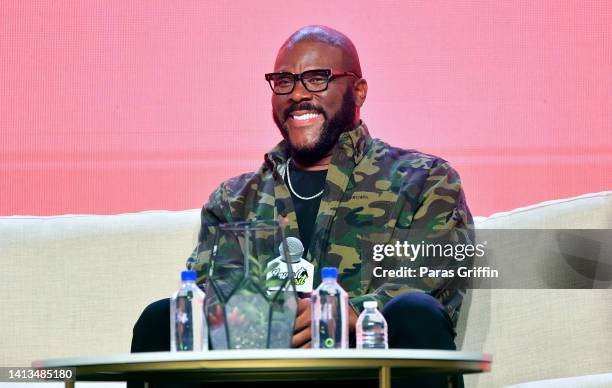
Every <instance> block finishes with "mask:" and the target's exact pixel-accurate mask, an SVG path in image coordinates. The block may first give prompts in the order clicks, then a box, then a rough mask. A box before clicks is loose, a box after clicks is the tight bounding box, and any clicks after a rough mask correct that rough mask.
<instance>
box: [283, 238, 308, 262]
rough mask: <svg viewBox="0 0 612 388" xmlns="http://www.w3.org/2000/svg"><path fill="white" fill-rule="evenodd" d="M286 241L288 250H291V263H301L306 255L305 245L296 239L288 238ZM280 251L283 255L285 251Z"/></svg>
mask: <svg viewBox="0 0 612 388" xmlns="http://www.w3.org/2000/svg"><path fill="white" fill-rule="evenodd" d="M285 241H287V249H288V250H289V257H290V258H291V261H292V262H296V261H299V260H300V258H301V257H302V254H303V253H304V244H302V242H301V241H300V239H299V238H296V237H287V238H286V239H285ZM280 251H281V253H282V251H283V250H282V249H281V250H280Z"/></svg>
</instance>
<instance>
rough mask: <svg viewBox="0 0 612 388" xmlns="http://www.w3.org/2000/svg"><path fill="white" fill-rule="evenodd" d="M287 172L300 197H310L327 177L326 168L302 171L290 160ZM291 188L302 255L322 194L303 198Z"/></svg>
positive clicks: (309, 236) (307, 243)
mask: <svg viewBox="0 0 612 388" xmlns="http://www.w3.org/2000/svg"><path fill="white" fill-rule="evenodd" d="M289 174H291V186H292V187H293V190H295V192H297V193H298V194H299V195H300V196H302V197H311V196H313V195H316V194H317V193H319V192H320V191H321V190H323V187H325V178H326V177H327V170H323V171H304V170H300V169H299V168H297V167H296V166H295V164H294V163H293V161H291V166H289ZM289 174H287V176H285V183H286V184H287V187H289V182H288V179H287V177H288V175H289ZM293 190H291V188H289V192H290V193H291V199H292V200H293V206H294V208H295V214H296V217H297V223H298V229H299V231H300V240H301V241H302V244H304V255H303V256H302V257H305V256H306V254H308V247H309V246H310V239H311V237H312V232H313V231H314V225H315V220H316V218H317V213H318V212H319V205H320V204H321V197H323V194H321V195H319V196H318V197H316V198H313V199H309V200H303V199H300V198H298V197H296V196H295V194H294V193H293Z"/></svg>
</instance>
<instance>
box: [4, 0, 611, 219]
mask: <svg viewBox="0 0 612 388" xmlns="http://www.w3.org/2000/svg"><path fill="white" fill-rule="evenodd" d="M306 24H326V25H329V26H332V27H334V28H337V29H339V30H341V31H343V32H345V33H346V34H347V35H349V36H350V37H351V38H352V39H353V41H354V42H355V44H356V46H357V48H358V50H359V52H360V54H361V60H362V66H363V70H364V75H365V77H366V78H367V79H368V82H369V85H370V91H369V95H368V100H367V102H366V106H365V109H364V110H363V118H364V119H365V121H366V123H367V124H368V126H369V128H370V130H371V132H372V134H373V135H374V136H376V137H379V138H382V139H384V140H386V141H388V142H389V143H391V144H393V145H398V146H403V147H408V148H417V149H419V150H422V151H425V152H429V153H434V154H437V155H440V156H442V157H444V158H446V159H448V160H449V161H450V162H451V163H452V164H453V165H454V166H455V167H456V168H457V169H458V170H459V172H460V173H461V175H462V178H463V181H464V183H465V190H466V192H467V196H468V202H469V204H470V206H471V208H472V212H473V213H474V214H477V215H486V214H489V213H492V212H495V211H501V210H507V209H510V208H513V207H517V206H522V205H528V204H531V203H534V202H538V201H543V200H547V199H554V198H561V197H567V196H573V195H578V194H581V193H586V192H592V191H600V190H606V189H612V136H611V135H610V133H611V131H612V115H611V113H610V112H611V107H612V76H611V74H612V2H610V1H599V2H598V1H589V2H584V1H574V2H570V1H564V2H557V1H536V2H534V1H501V2H498V1H493V2H491V1H483V2H478V1H476V2H475V1H435V2H434V1H419V2H414V1H411V2H408V1H396V2H393V1H385V2H369V1H368V2H365V1H364V2H356V1H354V0H353V1H329V0H325V1H309V2H304V3H295V4H294V3H286V2H262V1H257V2H252V1H242V2H239V1H209V2H204V1H168V0H159V1H140V2H132V1H124V0H117V1H102V2H94V1H80V0H79V1H58V2H42V1H28V2H24V1H21V0H3V1H2V2H1V3H0V135H1V141H0V144H1V154H0V215H12V214H28V215H50V214H63V213H102V214H104V213H119V212H133V211H140V210H148V209H172V210H174V209H187V208H196V207H200V206H201V205H202V203H203V202H204V201H205V200H206V198H207V197H208V195H209V193H210V192H211V190H213V189H214V188H215V187H216V185H217V184H218V183H219V182H220V181H222V180H223V179H226V178H228V177H230V176H232V175H236V174H238V173H240V172H244V171H246V170H252V169H254V168H256V166H257V165H259V163H260V162H261V160H262V155H263V153H264V152H265V151H267V150H268V149H269V148H271V146H272V145H273V144H275V143H276V142H277V141H278V140H279V138H280V136H279V134H278V131H277V129H276V127H275V126H274V124H273V122H272V119H271V113H270V91H269V89H268V85H267V84H266V83H265V81H264V80H263V74H264V73H265V72H267V71H270V70H272V64H273V61H274V57H275V55H276V50H277V49H278V47H279V45H280V44H281V43H282V42H283V41H284V39H285V38H286V37H287V36H288V35H289V34H290V33H291V32H293V31H294V30H295V29H297V28H298V27H300V26H302V25H306Z"/></svg>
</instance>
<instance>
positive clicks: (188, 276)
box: [170, 271, 208, 352]
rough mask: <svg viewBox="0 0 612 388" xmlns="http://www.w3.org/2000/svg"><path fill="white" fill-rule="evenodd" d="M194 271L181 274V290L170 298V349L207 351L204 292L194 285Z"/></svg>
mask: <svg viewBox="0 0 612 388" xmlns="http://www.w3.org/2000/svg"><path fill="white" fill-rule="evenodd" d="M195 280H196V272H195V271H183V272H181V288H179V289H178V291H176V292H175V293H174V294H173V295H172V297H171V298H170V349H171V350H172V351H173V352H176V351H179V352H180V351H194V350H195V351H200V350H208V332H207V330H206V319H205V315H204V292H202V290H200V288H198V286H197V285H196V283H195Z"/></svg>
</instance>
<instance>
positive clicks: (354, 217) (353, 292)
mask: <svg viewBox="0 0 612 388" xmlns="http://www.w3.org/2000/svg"><path fill="white" fill-rule="evenodd" d="M287 158H288V155H287V149H286V146H285V143H284V141H283V142H281V143H279V144H278V145H277V146H276V147H275V148H274V149H273V150H272V151H271V152H269V153H268V154H266V155H265V160H264V163H263V164H262V166H261V167H260V168H259V170H257V171H256V172H252V173H247V174H243V175H240V176H237V177H235V178H232V179H229V180H228V181H226V182H223V183H222V184H221V185H220V186H219V188H218V189H217V190H215V191H214V192H213V193H212V194H211V196H210V199H209V201H208V203H207V204H206V205H205V206H204V208H203V209H202V230H203V231H206V230H207V227H209V226H211V225H216V224H219V223H224V222H235V221H243V220H256V219H279V218H280V219H282V218H284V219H285V220H286V221H288V222H287V223H286V224H285V230H284V232H285V236H295V237H298V238H299V230H298V225H297V220H296V213H295V211H294V208H293V203H292V200H291V194H290V192H289V190H288V188H287V186H286V185H285V183H284V180H283V176H284V172H285V170H286V168H287ZM471 232H472V218H471V215H470V211H469V209H468V207H467V204H466V202H465V198H464V194H463V191H462V189H461V184H460V180H459V176H458V174H457V173H456V172H455V170H453V169H452V168H451V167H450V166H449V164H448V163H447V162H446V161H444V160H442V159H440V158H437V157H435V156H432V155H427V154H423V153H420V152H417V151H414V150H404V149H399V148H394V147H391V146H389V145H388V144H386V143H384V142H382V141H380V140H378V139H374V138H372V137H370V135H369V133H368V130H367V127H366V126H365V124H363V123H362V124H361V125H360V126H358V127H357V128H356V129H354V130H352V131H350V132H346V133H343V134H342V135H341V136H340V139H339V142H338V144H337V145H336V147H335V149H334V151H333V156H332V161H331V164H330V165H329V169H328V173H327V178H326V185H325V190H324V193H323V197H322V199H321V204H320V207H319V212H318V215H317V218H316V223H315V230H314V231H313V235H312V240H311V245H310V247H309V249H308V256H307V257H306V259H307V260H309V261H311V262H312V263H313V264H314V265H315V273H316V274H317V275H316V276H315V279H314V284H315V286H316V285H318V284H319V283H320V278H319V276H320V275H319V273H320V270H319V269H320V268H322V267H324V266H333V267H336V268H338V273H339V282H340V284H341V285H342V287H343V288H344V289H345V290H346V291H347V293H348V295H349V298H350V299H349V300H350V304H351V306H352V307H353V308H354V309H355V310H356V311H357V312H359V311H360V310H361V308H362V302H363V301H364V300H377V301H378V302H379V307H381V308H382V306H383V305H384V304H385V303H386V302H387V301H388V300H389V299H390V298H391V297H393V296H395V295H398V294H400V293H402V292H407V291H425V292H429V293H431V294H432V295H434V296H435V297H437V298H438V300H439V301H440V302H441V303H442V304H443V305H444V306H445V307H446V309H447V311H448V313H449V315H450V316H451V318H452V319H453V321H456V318H457V316H458V309H459V306H460V304H461V300H462V296H463V291H464V289H465V287H464V286H459V287H457V286H456V285H452V284H450V283H449V282H448V281H444V282H440V281H439V279H438V280H436V279H429V278H418V279H411V280H410V281H406V280H405V279H397V278H396V279H391V278H385V277H381V278H376V277H374V276H372V267H373V266H376V265H378V264H380V263H375V262H374V261H373V260H372V250H373V246H374V245H375V244H393V243H394V242H396V241H406V240H413V241H416V240H418V241H422V239H424V238H441V239H449V240H454V241H458V240H468V239H471ZM200 238H202V234H201V236H200ZM384 262H385V267H386V268H393V267H394V266H401V265H403V264H405V263H403V262H402V260H401V259H399V260H398V259H397V258H393V257H391V258H385V260H384ZM408 265H412V266H415V265H420V264H418V263H416V262H414V263H409V264H408ZM207 267H208V263H206V262H199V263H198V264H196V266H195V269H196V270H198V275H199V276H198V282H203V281H204V280H205V277H206V270H207ZM451 283H452V282H451Z"/></svg>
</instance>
